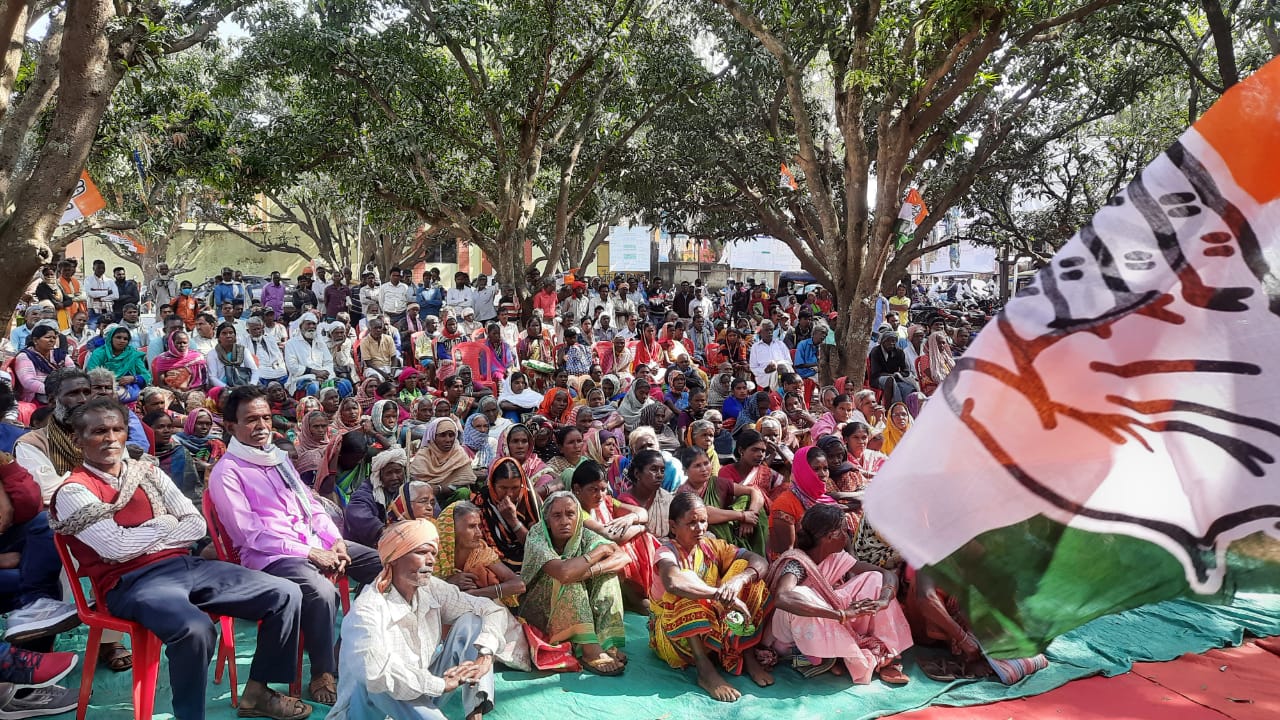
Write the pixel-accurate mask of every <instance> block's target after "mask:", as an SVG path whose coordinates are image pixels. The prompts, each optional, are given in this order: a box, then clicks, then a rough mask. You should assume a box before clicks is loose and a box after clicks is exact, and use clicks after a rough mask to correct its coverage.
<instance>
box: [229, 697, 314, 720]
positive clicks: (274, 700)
mask: <svg viewBox="0 0 1280 720" xmlns="http://www.w3.org/2000/svg"><path fill="white" fill-rule="evenodd" d="M267 692H268V695H267V701H266V703H265V705H263V706H261V707H258V706H255V707H251V708H247V707H245V706H244V704H243V701H242V702H241V705H240V707H239V708H238V709H237V710H236V715H237V716H238V717H242V718H271V719H272V720H302V719H303V718H305V717H307V716H309V715H311V711H312V709H313V708H312V707H311V706H310V705H308V704H306V703H304V702H302V701H301V700H299V699H298V698H295V697H289V696H288V695H285V694H284V693H278V692H276V691H275V690H268V691H267Z"/></svg>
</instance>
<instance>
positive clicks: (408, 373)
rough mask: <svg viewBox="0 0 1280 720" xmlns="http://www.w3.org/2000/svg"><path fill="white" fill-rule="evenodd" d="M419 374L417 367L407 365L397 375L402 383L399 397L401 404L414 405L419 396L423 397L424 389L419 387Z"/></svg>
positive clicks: (398, 380)
mask: <svg viewBox="0 0 1280 720" xmlns="http://www.w3.org/2000/svg"><path fill="white" fill-rule="evenodd" d="M419 374H420V373H419V372H418V369H417V368H412V367H407V368H404V369H403V370H401V371H400V374H399V375H398V376H397V377H396V381H397V382H399V383H400V393H399V395H397V397H398V398H399V400H400V404H402V405H404V406H405V407H409V406H411V405H413V403H414V402H415V401H417V399H418V398H420V397H422V389H421V388H419V387H418V375H419Z"/></svg>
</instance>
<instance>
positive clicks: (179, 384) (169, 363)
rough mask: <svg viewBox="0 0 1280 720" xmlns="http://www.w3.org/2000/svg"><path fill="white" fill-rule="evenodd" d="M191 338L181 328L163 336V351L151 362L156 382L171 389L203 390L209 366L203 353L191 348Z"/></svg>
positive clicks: (206, 382) (206, 381) (207, 382)
mask: <svg viewBox="0 0 1280 720" xmlns="http://www.w3.org/2000/svg"><path fill="white" fill-rule="evenodd" d="M190 343H191V339H190V338H189V337H188V336H187V334H186V333H185V332H183V331H182V330H174V331H173V332H171V333H169V336H168V337H167V338H165V341H164V345H165V351H164V352H162V353H160V354H159V355H157V356H156V359H155V360H154V361H152V363H151V369H152V373H151V375H152V377H153V378H154V379H155V381H156V384H158V385H162V386H164V387H167V388H169V389H171V390H177V391H181V392H185V391H187V390H203V389H204V388H205V387H206V386H207V385H208V384H209V380H208V375H209V368H208V364H207V363H206V362H205V359H204V355H201V354H200V353H198V352H196V351H195V350H192V349H191V345H190Z"/></svg>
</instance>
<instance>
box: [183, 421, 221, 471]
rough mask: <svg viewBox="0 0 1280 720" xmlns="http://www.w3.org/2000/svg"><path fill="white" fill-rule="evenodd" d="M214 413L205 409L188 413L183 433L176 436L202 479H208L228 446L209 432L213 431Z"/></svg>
mask: <svg viewBox="0 0 1280 720" xmlns="http://www.w3.org/2000/svg"><path fill="white" fill-rule="evenodd" d="M213 423H214V417H213V413H211V412H209V411H208V410H206V409H205V408H202V407H200V408H195V409H193V410H192V411H191V412H189V413H187V422H186V424H185V425H184V426H183V428H182V432H180V433H178V434H177V435H174V439H176V440H177V441H178V443H180V444H181V445H182V447H183V448H185V449H186V451H187V456H188V457H190V458H191V461H192V462H193V463H195V466H196V471H197V472H199V473H200V477H201V478H204V477H207V475H208V472H209V468H210V467H211V466H212V465H213V464H214V463H216V462H218V460H220V459H222V454H223V453H225V452H226V451H227V446H226V445H225V444H223V442H222V441H221V440H219V439H217V438H215V437H212V436H211V435H210V434H209V432H210V431H211V430H213Z"/></svg>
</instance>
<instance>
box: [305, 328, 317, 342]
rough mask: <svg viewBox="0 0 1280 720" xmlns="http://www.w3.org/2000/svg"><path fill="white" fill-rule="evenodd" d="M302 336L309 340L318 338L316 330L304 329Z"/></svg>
mask: <svg viewBox="0 0 1280 720" xmlns="http://www.w3.org/2000/svg"><path fill="white" fill-rule="evenodd" d="M302 337H303V338H304V339H305V340H307V341H311V340H315V339H316V331H315V330H303V331H302Z"/></svg>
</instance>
